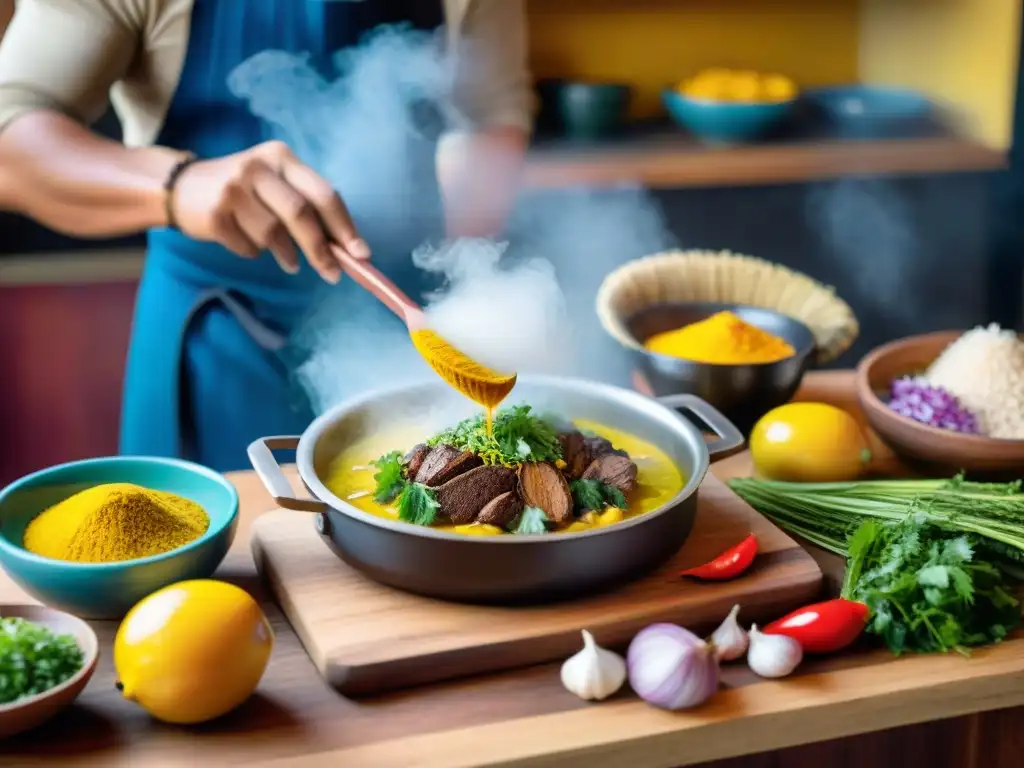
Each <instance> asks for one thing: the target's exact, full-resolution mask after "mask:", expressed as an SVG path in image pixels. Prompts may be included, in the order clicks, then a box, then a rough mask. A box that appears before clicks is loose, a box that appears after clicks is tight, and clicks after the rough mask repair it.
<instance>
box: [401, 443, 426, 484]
mask: <svg viewBox="0 0 1024 768" xmlns="http://www.w3.org/2000/svg"><path fill="white" fill-rule="evenodd" d="M428 453H430V446H429V445H427V444H426V443H420V444H419V445H414V446H413V447H412V448H411V449H410V450H409V452H408V453H407V454H405V456H403V457H402V464H404V465H405V476H406V477H409V478H414V477H416V474H417V473H418V472H419V471H420V467H422V466H423V460H424V459H425V458H427V454H428Z"/></svg>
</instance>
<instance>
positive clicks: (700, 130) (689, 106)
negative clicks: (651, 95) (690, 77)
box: [661, 89, 796, 144]
mask: <svg viewBox="0 0 1024 768" xmlns="http://www.w3.org/2000/svg"><path fill="white" fill-rule="evenodd" d="M661 98H662V103H663V104H664V105H665V109H666V110H667V111H668V114H669V116H670V117H671V118H672V119H673V120H674V121H675V122H676V123H677V124H678V125H680V126H682V127H683V128H685V129H686V130H687V131H689V132H690V133H692V134H693V135H694V136H696V137H697V138H698V139H701V140H703V141H708V142H717V143H723V144H738V143H742V142H746V141H753V140H755V139H759V138H761V137H762V136H764V135H765V134H766V133H768V132H769V131H771V130H772V129H773V128H775V127H776V126H778V125H779V124H780V123H782V122H783V121H784V120H785V119H786V118H787V117H789V115H790V113H791V112H792V111H793V105H794V104H796V99H792V100H790V101H778V102H756V103H755V102H750V103H748V102H729V101H710V100H707V99H692V98H690V97H688V96H684V95H683V94H681V93H679V92H678V91H675V90H670V89H666V90H664V91H662V97H661Z"/></svg>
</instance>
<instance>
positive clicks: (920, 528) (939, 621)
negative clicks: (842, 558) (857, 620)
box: [842, 512, 1020, 654]
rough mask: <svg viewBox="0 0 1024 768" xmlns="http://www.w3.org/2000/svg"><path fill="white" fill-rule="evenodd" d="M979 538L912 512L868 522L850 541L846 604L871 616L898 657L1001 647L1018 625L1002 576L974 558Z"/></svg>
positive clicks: (873, 628) (1016, 607)
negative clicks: (861, 607)
mask: <svg viewBox="0 0 1024 768" xmlns="http://www.w3.org/2000/svg"><path fill="white" fill-rule="evenodd" d="M975 543H976V537H970V536H967V535H964V534H958V533H955V532H952V531H949V530H946V529H943V528H941V527H939V526H937V525H935V524H933V523H931V522H929V518H928V515H927V514H924V513H921V512H912V513H910V514H908V515H906V516H905V517H904V518H903V519H902V520H900V521H899V522H896V523H892V522H885V521H881V520H866V521H865V522H863V523H862V524H861V525H860V527H859V528H857V530H856V531H855V532H854V534H853V535H852V536H851V537H850V539H849V542H848V550H849V557H848V560H847V564H846V575H845V578H844V580H843V589H842V595H843V597H845V598H847V599H849V600H856V601H859V602H862V603H865V604H866V605H867V606H868V608H869V609H870V611H871V618H870V620H869V622H868V626H867V631H868V632H870V633H872V634H875V635H877V636H878V637H880V638H881V639H882V641H883V642H884V643H885V644H886V645H887V646H888V647H889V649H890V650H891V651H892V652H893V653H895V654H900V653H903V652H904V651H916V652H924V653H927V652H935V651H959V652H961V653H966V652H967V649H968V648H969V647H971V646H977V645H986V644H988V643H993V642H998V641H999V640H1001V639H1002V638H1004V637H1005V636H1006V635H1007V633H1009V632H1010V631H1011V630H1012V629H1013V628H1015V627H1016V626H1017V625H1018V624H1019V623H1020V606H1019V604H1018V602H1017V600H1016V599H1014V597H1013V596H1012V595H1011V594H1010V587H1009V586H1008V584H1007V583H1006V581H1005V576H1004V572H1003V571H1002V570H1001V569H1000V568H999V567H997V566H996V565H994V564H992V563H989V562H985V561H984V560H982V559H979V558H978V557H976V555H975V550H976V546H975Z"/></svg>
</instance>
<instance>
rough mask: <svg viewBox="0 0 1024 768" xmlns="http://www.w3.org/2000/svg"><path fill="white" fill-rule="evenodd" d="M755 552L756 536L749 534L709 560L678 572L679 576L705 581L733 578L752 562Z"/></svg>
mask: <svg viewBox="0 0 1024 768" xmlns="http://www.w3.org/2000/svg"><path fill="white" fill-rule="evenodd" d="M756 554H757V537H756V536H754V534H750V535H749V536H747V538H745V539H744V540H743V541H741V542H740V543H739V544H737V545H736V546H734V547H731V548H730V549H727V550H725V552H723V553H722V554H720V555H719V556H718V557H716V558H715V559H714V560H712V561H711V562H708V563H705V564H704V565H699V566H697V567H696V568H690V569H689V570H686V571H683V572H682V573H680V574H679V575H680V576H693V577H694V578H697V579H704V580H706V581H726V580H727V579H735V578H736V577H737V576H739V575H740V574H741V573H743V572H744V571H745V570H747V568H749V567H750V564H751V563H752V562H754V555H756Z"/></svg>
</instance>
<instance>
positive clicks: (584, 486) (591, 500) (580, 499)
mask: <svg viewBox="0 0 1024 768" xmlns="http://www.w3.org/2000/svg"><path fill="white" fill-rule="evenodd" d="M569 490H571V491H572V498H573V502H574V506H575V507H576V514H581V513H583V512H589V511H590V510H592V509H603V508H604V507H605V506H611V507H618V508H619V509H625V508H626V496H625V495H624V494H623V493H622V491H620V490H619V489H618V488H616V487H615V486H614V485H609V484H608V483H602V482H601V481H600V480H583V479H580V480H573V481H572V482H571V483H569Z"/></svg>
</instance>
